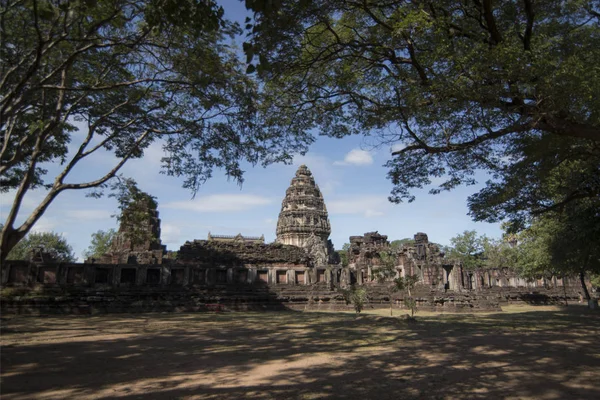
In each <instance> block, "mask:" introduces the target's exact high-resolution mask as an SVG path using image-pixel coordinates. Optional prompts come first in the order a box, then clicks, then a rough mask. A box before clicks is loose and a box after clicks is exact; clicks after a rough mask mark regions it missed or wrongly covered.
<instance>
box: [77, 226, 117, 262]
mask: <svg viewBox="0 0 600 400" xmlns="http://www.w3.org/2000/svg"><path fill="white" fill-rule="evenodd" d="M116 234H117V232H116V231H115V230H114V229H109V230H107V231H102V230H99V231H97V232H96V233H92V242H91V243H90V245H89V247H88V248H87V250H85V251H84V252H83V257H84V258H86V259H87V258H98V257H101V256H102V255H104V254H106V253H108V252H109V251H110V247H111V244H112V242H113V240H114V238H115V235H116Z"/></svg>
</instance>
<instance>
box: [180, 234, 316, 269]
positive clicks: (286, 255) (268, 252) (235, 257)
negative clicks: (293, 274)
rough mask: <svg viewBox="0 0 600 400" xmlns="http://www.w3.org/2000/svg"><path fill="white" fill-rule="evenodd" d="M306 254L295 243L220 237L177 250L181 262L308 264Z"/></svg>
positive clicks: (188, 243)
mask: <svg viewBox="0 0 600 400" xmlns="http://www.w3.org/2000/svg"><path fill="white" fill-rule="evenodd" d="M306 257H307V256H306V253H305V252H304V250H303V249H301V248H299V247H296V246H287V245H283V244H279V243H271V244H264V243H252V242H235V241H217V240H194V241H192V242H185V244H184V245H183V246H181V248H180V249H179V252H178V253H177V262H178V263H183V264H185V263H193V264H196V263H203V264H210V265H233V266H241V265H246V264H277V263H286V264H298V265H304V264H306Z"/></svg>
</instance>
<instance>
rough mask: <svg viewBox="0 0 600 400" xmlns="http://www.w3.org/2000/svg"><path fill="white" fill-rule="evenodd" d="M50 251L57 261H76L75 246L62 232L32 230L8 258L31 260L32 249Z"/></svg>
mask: <svg viewBox="0 0 600 400" xmlns="http://www.w3.org/2000/svg"><path fill="white" fill-rule="evenodd" d="M38 248H39V249H41V250H42V251H44V252H47V253H49V254H50V255H51V256H52V257H53V258H54V259H55V260H56V261H57V262H75V261H77V258H76V257H75V253H74V252H73V248H72V247H71V246H70V245H69V244H68V243H67V239H65V238H64V237H63V236H62V235H61V234H59V233H56V232H31V233H30V234H28V235H27V236H25V237H24V238H23V239H22V240H21V241H20V242H19V243H18V244H17V245H16V246H15V247H13V249H12V250H11V252H10V253H9V254H8V256H7V259H8V260H29V258H30V256H31V250H32V249H38Z"/></svg>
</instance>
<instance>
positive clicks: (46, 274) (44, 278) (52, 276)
mask: <svg viewBox="0 0 600 400" xmlns="http://www.w3.org/2000/svg"><path fill="white" fill-rule="evenodd" d="M38 282H40V283H56V268H40V269H38Z"/></svg>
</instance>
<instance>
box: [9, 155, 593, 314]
mask: <svg viewBox="0 0 600 400" xmlns="http://www.w3.org/2000/svg"><path fill="white" fill-rule="evenodd" d="M148 198H149V199H150V200H152V198H151V197H148ZM125 212H126V211H125ZM145 212H146V214H147V218H146V219H144V222H143V223H142V224H141V226H138V227H136V229H137V231H138V232H139V231H140V229H141V231H142V232H145V233H147V234H148V235H142V236H143V237H144V238H145V239H144V240H143V241H132V240H131V238H132V237H134V236H135V232H132V231H131V229H132V228H131V227H130V226H128V225H127V224H125V223H122V224H121V226H120V227H119V232H118V235H117V239H116V240H115V241H114V243H113V245H112V249H111V252H110V253H109V254H106V255H104V256H103V257H101V258H100V259H98V260H87V261H86V264H66V263H54V262H53V261H52V260H50V259H47V258H44V257H37V258H33V259H32V260H31V262H25V261H16V262H13V261H8V262H6V263H4V264H3V265H2V269H1V272H2V281H1V282H2V286H3V287H4V288H6V289H9V290H8V291H3V292H2V300H3V301H2V311H3V312H9V313H15V312H17V313H18V312H23V313H25V312H32V313H45V312H47V313H51V312H131V311H167V310H211V309H213V308H214V307H217V308H220V307H224V308H225V309H231V310H246V309H286V308H292V309H309V308H310V309H323V310H334V309H348V308H349V307H351V306H349V305H347V304H345V301H344V299H343V296H342V295H341V294H340V292H338V289H340V288H345V287H347V286H349V285H351V284H359V285H367V286H368V287H369V290H368V292H369V302H368V305H367V307H389V304H390V301H391V302H392V304H393V305H394V307H396V308H401V307H402V300H403V296H404V295H405V294H404V293H399V292H397V293H395V294H393V295H390V291H389V290H387V289H388V288H386V286H385V285H386V283H381V282H377V281H376V280H374V279H373V277H374V270H376V269H377V268H380V267H382V265H384V264H386V262H384V259H383V258H382V257H383V256H382V254H383V253H385V257H386V258H387V264H389V257H391V259H392V260H393V262H394V264H395V266H394V268H395V269H396V276H407V275H417V276H418V277H419V282H418V284H417V286H416V287H415V288H414V290H413V292H412V296H413V298H414V299H415V301H416V302H417V303H418V305H419V308H421V309H426V310H432V311H454V312H456V311H477V310H480V311H484V310H493V309H499V305H500V304H503V303H507V302H519V301H525V302H530V303H558V302H562V301H564V300H565V299H568V300H569V301H573V300H574V299H575V300H579V299H580V292H581V286H580V284H579V282H578V280H577V279H576V278H573V279H571V278H564V279H561V278H557V277H547V278H540V279H538V280H536V281H526V280H524V279H522V278H520V277H518V276H517V275H516V274H515V272H514V271H513V270H511V269H509V268H502V269H480V270H465V269H464V268H463V267H462V266H461V264H460V263H458V262H456V261H455V260H451V259H448V258H447V257H445V255H444V254H443V253H442V252H441V251H440V249H439V248H438V246H437V245H435V244H433V243H430V242H429V239H428V236H427V234H425V233H422V232H419V233H417V234H415V235H414V244H413V245H404V246H401V247H399V248H393V247H392V246H391V245H390V243H389V242H388V237H387V236H386V235H382V234H379V232H368V233H365V234H364V235H362V236H351V237H350V248H349V250H348V262H349V265H348V266H347V267H344V268H342V266H341V264H340V259H339V255H338V254H337V253H336V252H335V251H334V249H333V244H332V243H331V241H330V240H328V237H329V234H330V232H331V228H330V223H329V220H328V216H327V209H326V206H325V202H324V200H323V196H322V194H321V192H320V190H319V188H318V186H317V185H316V183H315V181H314V178H313V176H312V174H311V172H310V171H309V170H308V168H307V167H306V166H304V165H302V166H300V168H298V171H297V172H296V175H295V177H294V178H293V179H292V183H291V185H290V187H289V188H288V190H287V191H286V196H285V198H284V200H283V202H282V207H281V212H280V214H279V221H278V224H277V240H276V242H275V243H271V244H265V243H264V237H263V236H261V237H245V236H242V235H241V234H238V235H236V236H222V235H211V234H209V235H208V240H194V241H189V242H186V243H185V244H184V245H183V246H181V248H180V249H179V251H178V253H177V256H176V257H169V258H167V253H166V249H165V246H163V245H162V244H161V240H160V219H159V214H158V211H157V207H156V203H155V202H153V201H149V202H148V203H147V204H146V205H145ZM122 220H123V218H122ZM13 289H14V290H13ZM11 290H13V291H12V292H11ZM7 293H8V294H7ZM390 296H391V297H390ZM78 310H79V311H78Z"/></svg>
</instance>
